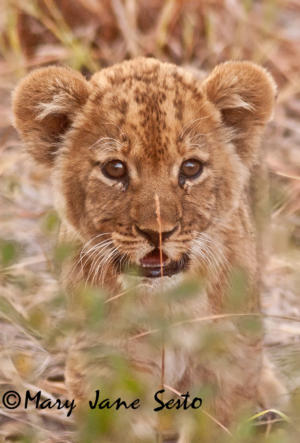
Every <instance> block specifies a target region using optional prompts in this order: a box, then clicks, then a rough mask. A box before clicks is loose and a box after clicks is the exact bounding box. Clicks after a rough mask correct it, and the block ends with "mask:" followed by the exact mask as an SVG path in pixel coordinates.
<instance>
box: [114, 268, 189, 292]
mask: <svg viewBox="0 0 300 443" xmlns="http://www.w3.org/2000/svg"><path fill="white" fill-rule="evenodd" d="M186 274H187V272H179V273H178V274H175V275H172V276H171V277H159V278H147V277H140V276H137V275H131V274H126V273H123V272H122V273H121V274H119V276H118V283H119V284H120V285H121V287H122V289H124V290H128V289H130V288H136V287H138V288H139V289H142V291H143V293H149V294H152V293H159V292H161V291H168V290H171V289H173V288H175V287H176V286H178V285H179V284H181V283H182V282H183V281H184V279H185V278H186Z"/></svg>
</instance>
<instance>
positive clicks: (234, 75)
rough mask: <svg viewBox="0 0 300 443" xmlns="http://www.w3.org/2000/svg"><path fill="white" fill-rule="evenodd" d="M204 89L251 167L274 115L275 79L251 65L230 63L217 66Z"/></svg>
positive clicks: (238, 149) (243, 157)
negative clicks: (263, 133) (262, 136)
mask: <svg viewBox="0 0 300 443" xmlns="http://www.w3.org/2000/svg"><path fill="white" fill-rule="evenodd" d="M202 87H203V92H204V94H205V95H206V97H207V99H208V100H209V101H210V102H212V103H213V104H214V105H215V107H216V108H217V109H218V110H219V112H220V113H221V118H222V121H223V123H224V124H225V126H226V127H228V128H230V129H231V130H232V133H233V139H234V143H235V145H236V148H237V152H238V154H239V156H240V157H241V158H242V160H243V161H244V162H245V163H246V164H247V165H248V166H251V165H252V164H253V162H254V161H255V159H256V156H257V151H258V147H259V142H260V137H261V135H262V130H263V128H264V126H265V124H266V123H267V122H268V121H269V120H270V119H271V117H272V113H273V107H274V102H275V97H276V85H275V82H274V80H273V78H272V76H271V75H270V74H269V73H268V72H267V71H266V70H265V69H264V68H262V67H260V66H258V65H256V64H254V63H251V62H246V61H243V62H226V63H223V64H221V65H218V66H216V68H215V69H214V70H213V71H212V73H211V74H210V75H209V76H208V78H207V79H206V80H205V81H204V83H203V84H202Z"/></svg>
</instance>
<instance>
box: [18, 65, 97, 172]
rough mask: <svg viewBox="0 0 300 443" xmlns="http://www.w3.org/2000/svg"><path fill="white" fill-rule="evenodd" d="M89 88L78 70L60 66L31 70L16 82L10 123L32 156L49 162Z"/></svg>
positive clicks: (42, 161) (83, 101) (84, 100)
mask: <svg viewBox="0 0 300 443" xmlns="http://www.w3.org/2000/svg"><path fill="white" fill-rule="evenodd" d="M89 88H90V86H89V83H88V82H87V81H86V80H85V78H84V77H83V76H82V75H81V74H80V73H78V72H75V71H73V70H71V69H68V68H62V67H49V68H42V69H38V70H36V71H33V72H32V73H30V74H29V75H28V76H27V77H25V79H24V80H22V81H21V82H20V84H19V85H18V86H17V88H16V90H15V91H14V94H13V113H14V123H15V127H16V129H17V130H18V131H19V133H20V135H21V138H22V140H23V141H24V142H25V144H26V147H27V150H28V152H29V153H30V154H31V155H32V156H33V157H34V158H35V160H37V161H38V162H41V163H43V164H45V165H48V166H51V165H52V164H53V161H54V158H55V154H56V152H57V150H58V149H59V146H60V143H61V141H62V136H63V135H64V134H65V133H66V131H67V130H68V129H69V128H70V126H71V124H72V122H73V121H74V119H75V117H76V115H77V114H78V113H79V112H80V110H81V109H82V107H83V105H84V104H85V102H86V101H87V98H88V96H89Z"/></svg>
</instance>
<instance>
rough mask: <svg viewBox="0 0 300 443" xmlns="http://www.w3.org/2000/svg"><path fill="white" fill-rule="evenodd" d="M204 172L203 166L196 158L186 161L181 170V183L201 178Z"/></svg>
mask: <svg viewBox="0 0 300 443" xmlns="http://www.w3.org/2000/svg"><path fill="white" fill-rule="evenodd" d="M202 170H203V164H202V163H201V162H200V161H199V160H196V159H194V158H191V159H189V160H185V161H184V162H183V163H182V165H181V168H180V172H179V182H180V184H183V182H184V181H185V179H194V178H197V177H199V175H200V174H201V172H202Z"/></svg>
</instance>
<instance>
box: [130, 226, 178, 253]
mask: <svg viewBox="0 0 300 443" xmlns="http://www.w3.org/2000/svg"><path fill="white" fill-rule="evenodd" d="M135 228H136V230H137V232H138V233H139V234H140V235H141V236H142V237H144V238H145V239H146V240H148V241H149V242H150V243H151V244H152V245H153V246H155V247H156V248H158V247H159V231H152V230H151V229H141V228H139V227H138V226H137V225H135ZM176 229H177V226H174V228H173V229H171V230H170V231H164V232H162V233H161V240H162V242H164V241H165V240H167V239H168V238H169V237H171V235H172V234H174V232H175V231H176Z"/></svg>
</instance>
